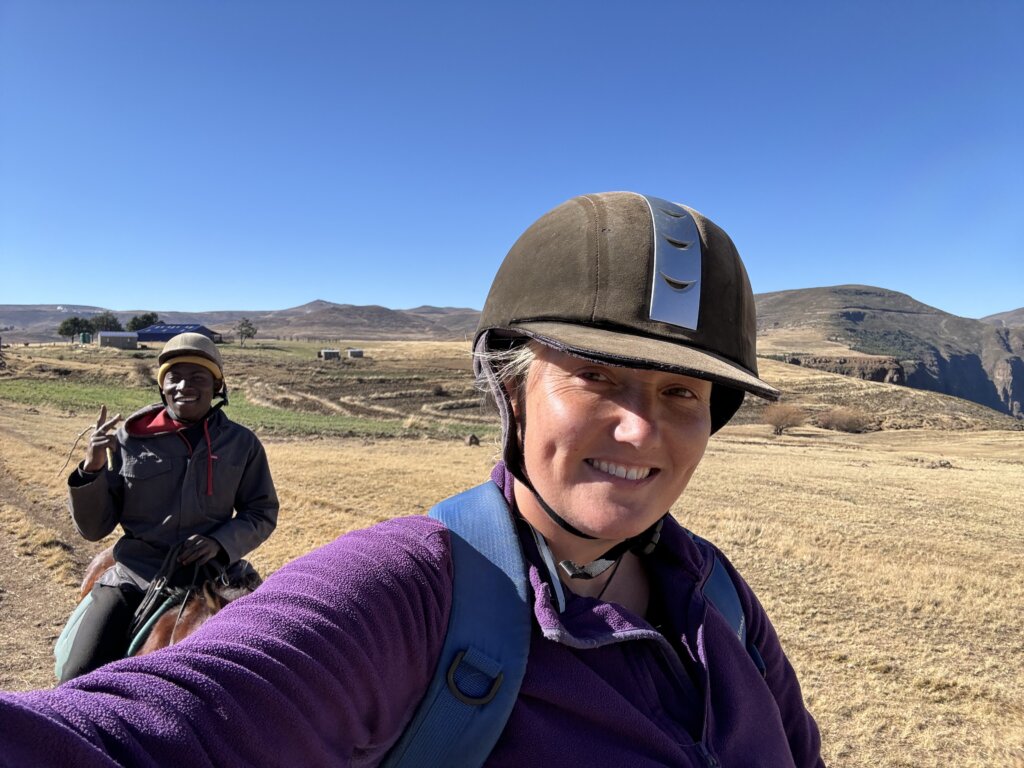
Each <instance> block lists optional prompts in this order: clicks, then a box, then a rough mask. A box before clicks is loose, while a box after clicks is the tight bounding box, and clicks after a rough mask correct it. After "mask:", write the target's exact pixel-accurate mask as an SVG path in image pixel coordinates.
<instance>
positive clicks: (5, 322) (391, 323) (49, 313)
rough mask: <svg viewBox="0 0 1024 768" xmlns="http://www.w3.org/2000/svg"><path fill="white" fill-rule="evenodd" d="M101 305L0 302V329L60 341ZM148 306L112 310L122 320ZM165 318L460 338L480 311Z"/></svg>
mask: <svg viewBox="0 0 1024 768" xmlns="http://www.w3.org/2000/svg"><path fill="white" fill-rule="evenodd" d="M105 311H107V310H106V309H104V308H103V307H91V306H83V305H60V304H46V305H42V304H34V305H20V304H6V305H0V335H2V336H3V339H4V341H5V342H21V341H58V340H59V339H60V337H59V336H57V326H59V325H60V324H61V322H62V321H63V320H65V319H66V318H69V317H74V316H78V317H86V318H88V317H91V316H92V315H95V314H98V313H100V312H105ZM147 311H152V310H141V309H139V310H115V311H114V314H115V315H116V316H117V318H118V320H120V321H121V323H122V324H124V323H127V322H128V321H129V320H130V319H131V318H132V317H134V316H135V315H141V314H143V313H144V312H147ZM157 314H158V315H159V316H160V319H161V320H163V321H164V322H166V323H201V324H203V325H205V326H207V327H208V328H210V329H212V330H215V331H218V332H221V333H225V334H230V333H231V330H232V327H233V326H234V325H235V324H236V323H237V322H238V321H239V320H240V319H241V318H243V317H247V318H249V319H250V320H251V321H252V322H253V324H255V326H256V327H257V328H258V329H259V336H260V337H261V338H274V337H278V338H308V339H324V340H336V339H436V340H444V339H464V338H466V336H467V335H471V334H472V332H473V329H475V328H476V320H477V318H478V317H479V316H480V313H479V312H478V311H476V310H473V309H464V308H456V307H426V306H425V307H417V308H415V309H409V310H402V309H388V308H386V307H379V306H355V305H352V304H334V303H332V302H329V301H323V300H320V299H318V300H316V301H311V302H309V303H308V304H303V305H302V306H299V307H292V308H291V309H280V310H244V311H242V310H230V311H221V312H157Z"/></svg>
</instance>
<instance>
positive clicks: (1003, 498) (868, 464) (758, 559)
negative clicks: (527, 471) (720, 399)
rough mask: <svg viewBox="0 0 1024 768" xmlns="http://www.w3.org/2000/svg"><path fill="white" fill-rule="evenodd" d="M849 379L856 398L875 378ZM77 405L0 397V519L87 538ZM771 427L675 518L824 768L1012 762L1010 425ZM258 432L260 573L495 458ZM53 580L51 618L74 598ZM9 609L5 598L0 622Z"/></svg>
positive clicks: (1019, 587) (1015, 438)
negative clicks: (712, 571) (740, 604)
mask: <svg viewBox="0 0 1024 768" xmlns="http://www.w3.org/2000/svg"><path fill="white" fill-rule="evenodd" d="M769 368H771V366H769ZM784 368H786V369H788V368H791V367H784ZM790 373H792V374H793V375H794V377H795V376H799V377H802V378H807V377H814V376H822V377H827V376H828V375H827V374H820V373H818V372H811V371H804V370H801V369H793V370H792V371H789V370H783V374H790ZM832 381H833V380H832V379H828V380H827V381H825V382H824V385H823V386H826V388H827V387H829V386H832V383H831V382H832ZM820 383H821V382H819V384H820ZM840 384H842V382H837V383H836V384H835V386H836V387H837V388H838V387H839V385H840ZM851 385H852V388H853V389H852V391H854V392H861V391H863V392H864V393H866V395H865V396H871V397H875V396H876V393H877V391H878V390H877V388H878V387H880V386H882V385H870V384H866V383H863V382H851ZM808 386H809V385H808ZM900 394H901V395H902V391H901V393H900ZM917 394H920V396H922V397H932V396H931V395H928V394H927V393H916V394H915V393H911V396H916V395H917ZM929 402H930V401H929ZM937 402H940V403H941V401H937ZM89 416H91V415H85V416H78V417H76V418H69V417H67V416H66V415H62V414H60V413H56V412H50V411H47V410H46V409H39V411H38V412H35V413H33V412H32V411H31V409H28V408H25V407H24V406H19V405H17V404H9V403H0V471H2V472H3V473H5V474H4V477H5V480H4V481H3V488H4V489H5V490H6V491H7V497H6V499H3V500H4V501H5V506H4V507H3V510H4V519H5V521H7V522H8V524H9V525H8V528H9V530H10V525H12V524H15V523H16V518H17V515H16V513H21V514H23V515H25V516H27V517H30V518H31V520H32V521H33V522H32V525H29V526H28V527H27V528H25V529H24V531H28V533H26V534H24V535H25V537H27V538H30V537H31V534H32V532H38V531H39V530H41V529H52V532H53V535H54V536H56V537H58V538H61V539H62V540H64V541H70V542H71V543H73V545H74V546H75V547H76V548H79V547H80V548H81V549H82V551H84V552H91V551H93V550H94V549H95V545H86V544H85V543H84V542H81V541H79V540H77V539H74V538H73V537H71V538H70V539H69V538H68V531H69V530H70V528H69V525H68V523H67V513H66V511H65V509H64V502H63V498H64V490H63V482H64V480H63V476H62V475H59V474H58V472H57V470H58V468H59V467H60V464H61V463H62V462H63V460H64V457H65V455H66V453H67V450H68V448H69V447H70V444H71V442H72V441H73V439H74V436H75V435H76V434H77V433H78V432H79V431H80V430H81V429H83V428H84V427H85V426H87V425H88V421H89ZM769 433H770V428H769V427H767V426H763V425H745V426H736V427H729V428H727V429H725V430H723V432H722V433H721V434H720V435H718V436H716V437H715V438H713V439H712V442H711V445H710V448H709V450H708V454H707V457H706V458H705V460H704V463H703V464H702V465H701V467H700V469H699V470H698V472H697V474H696V476H695V477H694V479H693V481H692V483H691V486H690V488H689V489H688V490H687V492H686V493H685V494H684V496H683V498H682V500H681V501H680V503H679V504H678V505H677V507H676V508H675V510H674V512H675V513H676V514H677V516H678V517H679V518H680V520H681V521H682V522H683V523H684V524H685V525H687V526H688V527H690V528H692V529H694V530H695V531H697V532H699V533H701V534H702V535H705V536H707V537H708V538H710V539H712V540H713V541H715V542H716V543H718V544H719V545H720V546H721V547H722V548H723V550H724V551H725V552H726V553H727V554H728V555H729V557H730V558H731V559H732V560H733V562H735V563H736V565H737V566H738V567H739V568H740V570H741V572H742V573H743V574H744V575H745V576H746V578H747V579H748V581H749V582H750V583H751V584H752V585H753V586H754V588H755V590H756V591H757V593H758V595H759V596H760V598H761V600H762V602H763V603H764V604H765V606H766V608H767V609H768V612H769V615H771V616H772V618H773V621H774V622H775V624H776V627H777V628H778V630H779V633H780V635H781V636H782V638H783V642H784V645H785V647H786V649H787V651H788V652H789V654H790V656H791V659H792V661H793V663H794V666H795V667H796V668H797V671H798V673H799V675H800V679H801V682H802V684H803V687H804V691H805V694H806V697H807V700H808V702H809V705H810V707H811V709H812V711H813V713H814V714H815V716H816V717H817V719H818V721H819V723H820V725H821V727H822V732H823V738H824V753H825V756H826V759H827V762H828V764H829V765H830V766H839V767H840V768H862V767H864V768H866V767H867V766H896V767H902V766H907V767H909V766H914V767H915V768H917V767H927V766H948V765H955V766H966V767H968V768H972V767H974V766H1015V765H1016V766H1024V640H1022V634H1021V629H1020V621H1021V617H1022V616H1024V580H1022V579H1021V576H1020V564H1021V562H1024V520H1022V518H1021V515H1020V499H1021V498H1022V497H1024V433H1021V432H1008V431H992V430H990V431H956V432H950V431H938V430H903V431H895V432H893V431H883V432H876V433H871V434H865V435H844V434H837V433H833V432H826V431H824V430H819V429H816V428H813V427H800V428H796V429H794V430H793V431H792V433H791V434H786V435H784V436H782V437H772V436H771V435H770V434H769ZM265 442H266V444H267V450H268V454H269V456H270V461H271V466H272V469H273V472H274V476H275V480H276V481H277V484H278V488H279V492H280V495H281V500H282V513H281V520H280V525H279V527H278V530H277V532H276V533H275V534H274V536H273V537H272V538H271V539H270V541H268V542H267V543H266V544H265V545H264V546H263V547H261V548H260V549H259V550H257V551H256V552H255V553H254V554H253V556H252V559H253V561H254V562H255V563H256V565H257V566H258V567H259V568H260V569H261V570H262V571H263V572H264V573H268V572H270V571H272V570H274V569H276V568H278V567H280V566H281V565H282V564H283V563H285V562H287V561H288V560H290V559H292V558H294V557H296V556H299V555H301V554H302V553H304V552H306V551H308V550H310V549H312V548H314V547H316V546H319V545H321V544H323V543H325V542H327V541H329V540H330V539H332V538H333V537H334V536H336V535H338V534H341V533H343V532H345V531H347V530H351V529H353V528H358V527H361V526H364V525H369V524H372V523H373V522H375V521H378V520H382V519H385V518H387V517H390V516H393V515H398V514H415V513H420V512H423V511H425V510H426V509H427V508H428V507H429V506H430V505H431V504H433V503H434V502H436V501H437V500H439V499H441V498H443V497H445V496H447V495H449V494H451V493H453V492H455V491H458V490H460V489H463V488H466V487H468V486H469V485H471V484H475V483H477V482H479V481H481V480H482V479H484V478H485V477H486V475H487V472H488V470H489V468H490V465H491V461H492V459H493V455H494V450H493V448H492V447H491V446H484V447H478V448H473V447H467V446H465V445H463V444H461V443H459V442H456V441H452V442H440V441H429V440H390V441H386V440H382V441H368V440H361V439H336V438H324V439H313V438H310V439H287V440H285V439H279V438H267V439H266V440H265ZM80 450H81V449H80V448H79V449H78V450H77V451H76V458H77V453H79V452H80ZM12 521H13V522H12ZM33 526H34V527H33ZM17 530H22V529H17ZM72 533H73V532H72ZM18 535H21V534H18ZM79 554H80V553H79ZM24 561H25V558H21V560H19V561H18V562H24ZM5 567H6V566H5ZM15 567H27V566H26V565H22V566H15ZM58 581H60V579H59V578H58V577H56V576H55V577H54V583H55V584H56V583H57V582H58ZM60 583H61V587H60V589H61V590H63V591H62V592H61V594H62V595H66V596H67V597H66V598H65V600H66V603H64V604H60V605H57V607H56V609H55V610H57V611H58V612H60V611H64V610H66V607H67V605H69V604H70V595H71V593H72V592H73V590H72V588H71V587H68V586H67V582H66V580H65V581H60ZM57 602H59V601H57ZM9 609H10V603H9V602H8V601H6V600H5V601H0V625H6V623H7V618H8V613H7V611H8V610H9ZM25 642H26V643H27V642H31V643H32V645H31V647H22V648H20V649H19V651H20V656H19V657H18V658H17V659H15V658H14V657H12V656H11V655H8V656H7V658H6V660H5V661H4V662H0V665H4V666H8V667H10V666H12V665H15V664H17V663H22V662H23V661H24V662H25V663H29V664H34V665H35V666H36V667H38V668H39V669H40V670H42V672H41V673H40V675H41V677H32V676H30V675H26V674H25V673H24V672H23V671H18V673H17V674H13V673H12V674H11V675H8V676H4V677H2V680H3V684H4V685H9V686H12V687H27V686H29V685H46V684H49V680H48V679H47V677H46V675H47V674H48V669H49V665H50V663H51V662H50V659H49V647H46V646H45V645H44V644H43V643H42V642H41V641H40V640H39V639H38V638H36V639H32V640H26V641H25ZM40 646H42V647H40Z"/></svg>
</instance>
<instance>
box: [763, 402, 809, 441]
mask: <svg viewBox="0 0 1024 768" xmlns="http://www.w3.org/2000/svg"><path fill="white" fill-rule="evenodd" d="M762 419H763V420H764V423H765V424H768V425H770V426H771V427H772V434H773V435H781V434H782V433H783V432H785V431H786V430H787V429H792V428H793V427H799V426H800V425H801V424H803V423H804V422H805V421H807V414H806V413H804V410H803V408H797V407H796V406H795V405H787V404H786V403H773V404H772V405H769V406H766V407H765V409H764V414H763V416H762Z"/></svg>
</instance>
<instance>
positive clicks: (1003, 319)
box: [981, 307, 1024, 328]
mask: <svg viewBox="0 0 1024 768" xmlns="http://www.w3.org/2000/svg"><path fill="white" fill-rule="evenodd" d="M981 322H983V323H988V324H989V325H997V326H999V327H1000V328H1012V327H1014V326H1024V307H1021V308H1020V309H1011V310H1010V311H1009V312H998V313H996V314H994V315H988V316H987V317H983V318H981Z"/></svg>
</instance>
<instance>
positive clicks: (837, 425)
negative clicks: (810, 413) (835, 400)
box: [818, 408, 872, 432]
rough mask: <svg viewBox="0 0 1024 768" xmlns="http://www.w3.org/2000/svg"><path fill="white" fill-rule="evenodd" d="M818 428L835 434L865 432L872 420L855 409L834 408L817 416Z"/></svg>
mask: <svg viewBox="0 0 1024 768" xmlns="http://www.w3.org/2000/svg"><path fill="white" fill-rule="evenodd" d="M818 426H819V427H821V428H822V429H834V430H836V431H837V432H867V431H868V429H870V428H871V426H872V419H871V417H870V416H868V414H866V413H864V412H863V411H858V410H856V409H855V408H834V409H832V410H831V411H826V412H825V413H822V414H820V415H819V416H818Z"/></svg>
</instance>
